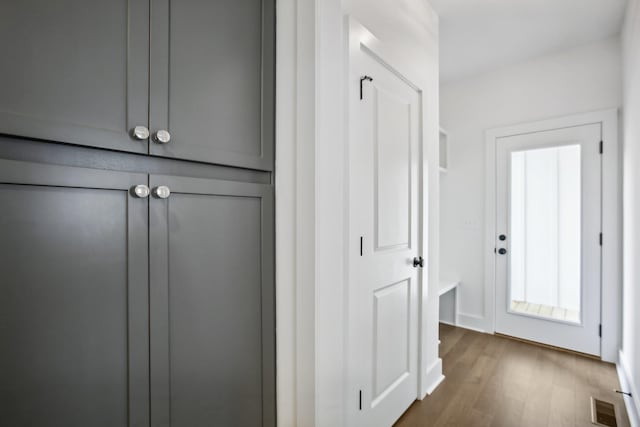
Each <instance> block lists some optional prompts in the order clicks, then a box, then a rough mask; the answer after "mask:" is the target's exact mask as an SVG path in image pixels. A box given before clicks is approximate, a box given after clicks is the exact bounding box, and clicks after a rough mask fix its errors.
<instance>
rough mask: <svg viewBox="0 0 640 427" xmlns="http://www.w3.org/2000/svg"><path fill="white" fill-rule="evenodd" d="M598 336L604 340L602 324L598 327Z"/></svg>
mask: <svg viewBox="0 0 640 427" xmlns="http://www.w3.org/2000/svg"><path fill="white" fill-rule="evenodd" d="M598 336H599V337H600V338H602V323H600V324H599V325H598Z"/></svg>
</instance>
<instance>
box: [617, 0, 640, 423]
mask: <svg viewBox="0 0 640 427" xmlns="http://www.w3.org/2000/svg"><path fill="white" fill-rule="evenodd" d="M623 51H624V70H623V72H624V107H623V108H624V118H623V128H624V129H623V161H624V177H623V187H624V207H623V217H624V220H623V223H624V225H623V227H624V233H623V236H624V237H623V241H624V243H623V244H624V249H623V251H624V260H623V265H624V266H623V291H622V292H623V321H622V329H623V332H622V337H623V338H622V351H621V354H620V365H621V367H622V370H623V372H624V375H623V381H622V382H623V383H625V382H626V383H627V385H626V386H627V388H628V391H630V392H632V394H633V396H634V399H633V400H632V399H631V398H626V403H627V407H629V406H630V405H632V406H633V405H634V404H635V411H634V410H631V411H630V412H632V413H633V412H635V414H634V415H632V417H633V418H634V419H635V426H640V419H639V418H638V411H640V394H638V393H640V308H639V307H640V1H638V0H631V1H630V4H629V8H628V11H627V17H626V22H625V28H624V30H623ZM624 386H625V385H624V384H623V387H624Z"/></svg>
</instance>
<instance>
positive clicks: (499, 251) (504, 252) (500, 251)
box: [498, 248, 507, 255]
mask: <svg viewBox="0 0 640 427" xmlns="http://www.w3.org/2000/svg"><path fill="white" fill-rule="evenodd" d="M498 253H499V254H500V255H504V254H506V253H507V250H506V249H505V248H500V249H498Z"/></svg>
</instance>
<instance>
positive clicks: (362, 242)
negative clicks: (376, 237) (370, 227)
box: [360, 236, 364, 256]
mask: <svg viewBox="0 0 640 427" xmlns="http://www.w3.org/2000/svg"><path fill="white" fill-rule="evenodd" d="M363 247H364V237H362V236H360V256H362V252H363Z"/></svg>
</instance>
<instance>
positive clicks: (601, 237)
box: [600, 233, 602, 246]
mask: <svg viewBox="0 0 640 427" xmlns="http://www.w3.org/2000/svg"><path fill="white" fill-rule="evenodd" d="M600 246H602V233H600Z"/></svg>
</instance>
